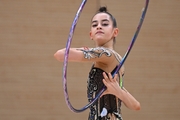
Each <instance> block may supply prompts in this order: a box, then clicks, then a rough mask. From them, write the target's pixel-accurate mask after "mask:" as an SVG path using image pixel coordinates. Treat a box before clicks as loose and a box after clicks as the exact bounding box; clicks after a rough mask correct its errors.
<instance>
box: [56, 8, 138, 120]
mask: <svg viewBox="0 0 180 120" xmlns="http://www.w3.org/2000/svg"><path fill="white" fill-rule="evenodd" d="M118 32H119V31H118V28H117V24H116V20H115V18H114V17H113V16H112V14H110V13H109V12H108V11H107V8H106V7H100V8H99V11H98V12H97V13H96V14H95V15H94V16H93V18H92V20H91V30H90V39H92V40H93V41H94V43H95V47H94V48H87V47H85V48H70V50H69V58H68V61H70V62H92V63H93V65H92V68H91V70H90V72H89V77H88V85H87V97H88V101H89V102H91V101H92V100H93V98H94V97H95V96H96V94H97V93H99V91H100V90H101V89H102V88H103V85H105V86H106V87H107V89H106V90H105V92H104V93H103V94H102V96H101V97H100V98H99V99H98V100H97V101H96V102H95V104H93V105H92V106H91V107H90V112H89V117H88V120H107V119H108V120H121V119H122V117H121V109H120V107H121V102H122V103H124V105H125V106H126V107H127V108H129V109H132V110H140V103H139V102H138V101H137V100H136V99H135V98H134V97H133V96H132V95H131V94H130V93H129V92H128V91H127V90H126V89H125V88H124V87H120V85H119V83H120V82H119V81H120V79H122V75H123V74H124V66H123V67H122V68H121V69H120V71H119V72H118V73H117V74H116V75H115V76H114V77H112V74H113V73H114V71H115V69H116V67H117V66H118V65H119V63H120V61H121V59H122V58H121V56H120V55H119V54H118V53H117V52H116V51H115V50H114V45H115V41H116V37H117V35H118ZM65 50H66V49H65V48H64V49H60V50H58V51H57V52H56V53H55V54H54V57H55V58H56V59H57V60H58V61H60V62H63V60H64V55H65Z"/></svg>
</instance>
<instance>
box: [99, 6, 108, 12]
mask: <svg viewBox="0 0 180 120" xmlns="http://www.w3.org/2000/svg"><path fill="white" fill-rule="evenodd" d="M99 12H107V7H100V8H99Z"/></svg>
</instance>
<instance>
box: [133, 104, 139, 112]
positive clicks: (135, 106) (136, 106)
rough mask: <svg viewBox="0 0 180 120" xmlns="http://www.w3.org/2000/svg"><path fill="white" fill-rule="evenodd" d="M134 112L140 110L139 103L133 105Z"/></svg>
mask: <svg viewBox="0 0 180 120" xmlns="http://www.w3.org/2000/svg"><path fill="white" fill-rule="evenodd" d="M133 108H134V110H136V111H138V110H140V109H141V105H140V103H139V102H137V103H136V104H135V105H134V107H133Z"/></svg>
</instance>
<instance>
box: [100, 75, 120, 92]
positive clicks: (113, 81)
mask: <svg viewBox="0 0 180 120" xmlns="http://www.w3.org/2000/svg"><path fill="white" fill-rule="evenodd" d="M103 76H104V79H103V83H104V85H105V86H106V87H107V89H106V90H105V91H104V93H103V94H102V96H103V95H106V94H112V95H115V96H116V94H117V91H118V89H120V86H119V84H118V82H117V78H118V75H117V74H115V76H114V78H113V77H112V75H111V73H108V76H107V75H106V73H105V72H103Z"/></svg>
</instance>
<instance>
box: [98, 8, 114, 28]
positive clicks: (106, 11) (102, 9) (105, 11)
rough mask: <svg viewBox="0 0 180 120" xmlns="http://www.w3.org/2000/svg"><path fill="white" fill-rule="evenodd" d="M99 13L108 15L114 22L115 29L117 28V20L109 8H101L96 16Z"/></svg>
mask: <svg viewBox="0 0 180 120" xmlns="http://www.w3.org/2000/svg"><path fill="white" fill-rule="evenodd" d="M98 13H106V14H108V15H109V16H110V18H111V20H112V22H113V27H114V28H117V22H116V19H115V18H114V17H113V15H112V14H111V13H109V12H108V10H107V7H105V6H103V7H100V8H99V10H98V12H97V13H96V14H98Z"/></svg>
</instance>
